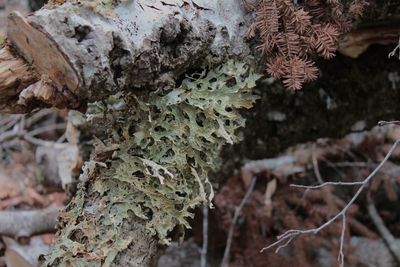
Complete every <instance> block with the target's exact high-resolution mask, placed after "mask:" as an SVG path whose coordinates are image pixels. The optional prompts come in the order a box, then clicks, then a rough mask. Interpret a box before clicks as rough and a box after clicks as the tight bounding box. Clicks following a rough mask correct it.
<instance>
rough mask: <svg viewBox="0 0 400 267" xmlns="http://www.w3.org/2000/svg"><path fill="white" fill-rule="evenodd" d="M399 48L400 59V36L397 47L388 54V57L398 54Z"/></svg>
mask: <svg viewBox="0 0 400 267" xmlns="http://www.w3.org/2000/svg"><path fill="white" fill-rule="evenodd" d="M397 50H399V60H400V37H399V42H398V43H397V45H396V47H395V48H394V49H393V50H392V52H390V53H389V54H388V58H391V57H394V56H395V55H396V52H397Z"/></svg>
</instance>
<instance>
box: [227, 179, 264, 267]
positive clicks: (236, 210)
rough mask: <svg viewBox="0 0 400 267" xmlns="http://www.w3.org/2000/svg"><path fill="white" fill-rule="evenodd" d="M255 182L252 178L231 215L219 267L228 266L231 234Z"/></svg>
mask: <svg viewBox="0 0 400 267" xmlns="http://www.w3.org/2000/svg"><path fill="white" fill-rule="evenodd" d="M256 181H257V177H256V176H253V178H252V179H251V183H250V185H249V187H248V188H247V192H246V194H245V195H244V197H243V199H242V201H241V202H240V204H239V206H237V207H236V208H235V213H234V214H233V218H232V223H231V226H230V227H229V232H228V239H227V241H226V246H225V251H224V257H223V258H222V263H221V267H227V266H228V264H229V257H230V249H231V245H232V239H233V232H234V230H235V225H236V223H237V220H238V219H239V216H240V211H241V210H242V208H243V206H244V204H246V202H247V200H248V199H249V198H250V195H251V193H252V192H253V190H254V186H255V185H256Z"/></svg>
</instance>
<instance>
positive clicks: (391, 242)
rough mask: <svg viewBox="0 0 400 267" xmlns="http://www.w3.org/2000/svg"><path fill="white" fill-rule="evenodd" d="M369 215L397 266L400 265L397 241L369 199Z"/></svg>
mask: <svg viewBox="0 0 400 267" xmlns="http://www.w3.org/2000/svg"><path fill="white" fill-rule="evenodd" d="M368 214H369V216H370V217H371V220H372V222H373V223H374V225H375V227H376V229H377V230H378V232H379V234H380V235H381V237H382V239H383V240H384V241H385V243H386V244H387V246H388V248H389V250H390V252H392V254H393V256H394V258H395V259H396V261H397V264H400V248H399V246H398V245H397V242H396V239H395V238H394V236H393V235H392V234H391V233H390V231H389V229H388V228H387V227H386V225H385V223H384V222H383V220H382V218H381V216H380V215H379V213H378V211H377V210H376V207H375V205H374V203H373V202H372V200H371V199H370V198H368Z"/></svg>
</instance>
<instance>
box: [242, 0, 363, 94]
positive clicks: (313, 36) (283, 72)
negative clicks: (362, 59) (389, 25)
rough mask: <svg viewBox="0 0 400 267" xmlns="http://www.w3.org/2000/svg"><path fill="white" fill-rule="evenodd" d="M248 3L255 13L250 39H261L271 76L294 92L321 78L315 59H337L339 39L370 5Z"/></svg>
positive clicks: (313, 0)
mask: <svg viewBox="0 0 400 267" xmlns="http://www.w3.org/2000/svg"><path fill="white" fill-rule="evenodd" d="M244 1H245V5H246V7H248V8H249V9H250V10H253V11H254V12H255V19H254V21H253V23H252V24H251V25H250V27H249V31H248V36H249V37H255V36H257V35H258V36H259V37H260V39H261V42H262V44H261V45H260V46H259V48H260V50H261V52H262V53H263V55H265V56H266V57H267V72H268V74H269V75H271V76H272V77H274V78H279V79H282V80H283V83H284V85H285V86H286V87H287V88H289V89H291V90H298V89H301V87H302V85H303V83H305V82H309V81H312V80H315V79H316V78H317V77H318V68H317V67H316V66H315V62H314V59H315V58H316V57H322V58H324V59H331V58H332V57H334V56H335V52H336V49H337V43H338V38H339V36H340V35H341V34H343V33H345V32H347V31H349V30H350V27H351V25H352V21H353V19H357V18H359V17H360V16H361V15H362V14H363V11H364V8H365V6H366V5H367V2H366V0H353V1H350V3H347V4H344V3H342V2H344V1H341V0H303V1H301V0H259V1H257V2H251V0H244ZM346 2H349V1H346Z"/></svg>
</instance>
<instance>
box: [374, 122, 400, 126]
mask: <svg viewBox="0 0 400 267" xmlns="http://www.w3.org/2000/svg"><path fill="white" fill-rule="evenodd" d="M388 124H394V125H400V121H379V122H378V126H384V125H388Z"/></svg>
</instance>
